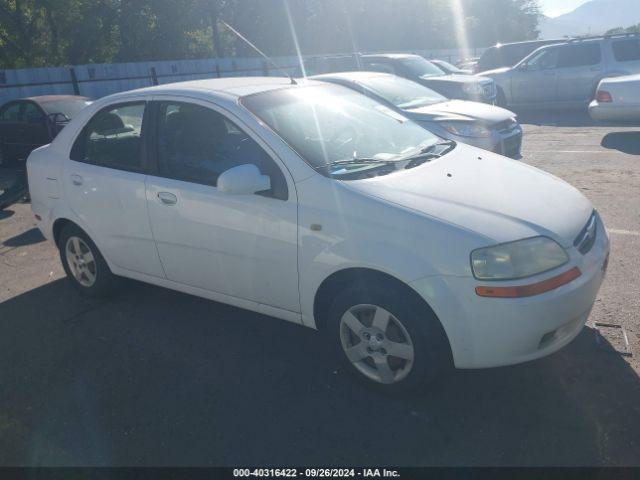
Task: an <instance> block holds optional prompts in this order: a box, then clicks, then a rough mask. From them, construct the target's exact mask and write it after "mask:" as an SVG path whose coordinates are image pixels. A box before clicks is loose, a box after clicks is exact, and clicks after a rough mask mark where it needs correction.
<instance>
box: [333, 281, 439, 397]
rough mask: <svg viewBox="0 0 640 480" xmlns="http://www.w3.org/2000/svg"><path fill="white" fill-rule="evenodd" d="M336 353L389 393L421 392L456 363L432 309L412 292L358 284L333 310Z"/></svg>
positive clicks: (355, 371)
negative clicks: (411, 293)
mask: <svg viewBox="0 0 640 480" xmlns="http://www.w3.org/2000/svg"><path fill="white" fill-rule="evenodd" d="M327 326H328V333H329V337H330V341H331V342H332V344H333V348H334V351H335V353H336V355H338V357H339V358H340V360H341V361H342V363H343V364H345V365H346V368H347V369H348V370H349V371H350V372H351V373H352V374H354V375H355V376H356V377H357V378H358V379H359V380H361V381H364V382H365V383H366V384H367V385H368V386H370V387H373V388H376V389H378V390H381V391H385V392H389V393H398V392H405V391H409V390H416V389H421V388H423V387H425V386H427V385H428V384H430V383H431V382H432V381H434V380H435V379H436V378H437V377H439V376H440V375H441V374H442V373H443V372H445V371H446V370H448V368H449V367H450V365H451V360H450V349H449V344H448V340H447V338H446V335H445V334H444V331H443V330H442V327H441V325H440V323H439V321H438V319H437V318H436V317H435V315H434V314H433V312H431V311H430V309H429V308H428V307H426V305H424V304H422V302H419V301H417V300H416V299H415V298H413V296H412V295H409V294H407V292H404V291H399V290H398V289H394V288H385V287H384V286H382V285H380V286H371V287H366V286H354V287H349V288H347V289H346V290H344V291H343V292H342V293H340V294H339V295H338V296H337V297H336V299H335V301H334V302H333V305H332V306H331V308H330V310H329V318H328V324H327Z"/></svg>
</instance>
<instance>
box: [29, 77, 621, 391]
mask: <svg viewBox="0 0 640 480" xmlns="http://www.w3.org/2000/svg"><path fill="white" fill-rule="evenodd" d="M28 174H29V185H30V187H31V198H32V209H33V212H34V214H35V218H36V220H37V222H38V226H39V228H40V229H41V230H42V232H43V233H44V235H45V236H46V237H47V238H48V239H49V240H51V241H52V242H55V244H56V245H57V246H58V248H59V250H60V256H61V260H62V263H63V266H64V268H65V271H66V272H67V275H68V277H69V279H70V281H71V283H72V284H73V286H74V287H75V288H76V289H77V290H78V291H79V292H80V293H82V294H86V295H106V294H108V293H110V292H112V291H113V289H114V287H115V286H116V284H117V281H118V278H119V277H129V278H133V279H137V280H141V281H144V282H148V283H152V284H155V285H159V286H163V287H167V288H171V289H175V290H179V291H182V292H186V293H190V294H194V295H198V296H202V297H206V298H209V299H212V300H216V301H220V302H224V303H229V304H232V305H236V306H238V307H242V308H247V309H250V310H254V311H256V312H260V313H263V314H267V315H271V316H274V317H278V318H281V319H284V320H289V321H291V322H295V323H299V324H301V325H304V326H307V327H311V328H315V329H318V330H321V331H323V332H325V334H326V336H327V338H328V339H329V344H328V345H329V347H328V350H329V351H330V352H332V353H333V354H335V355H336V358H340V359H341V360H342V361H344V362H345V364H346V365H347V366H348V368H349V369H350V370H351V371H352V372H353V373H354V374H355V375H356V376H358V377H360V378H362V379H363V380H364V381H366V382H369V383H371V384H372V385H377V386H379V387H380V388H382V389H390V390H398V389H400V390H404V389H407V388H413V387H416V386H419V385H422V384H425V383H426V382H428V381H429V380H431V379H433V378H434V377H435V376H437V375H438V374H439V373H441V372H443V371H444V370H446V369H447V368H448V367H449V366H455V367H459V368H480V367H493V366H499V365H508V364H513V363H518V362H523V361H527V360H532V359H535V358H539V357H543V356H545V355H548V354H550V353H552V352H554V351H556V350H558V349H560V348H561V347H563V346H564V345H566V344H567V343H569V342H570V341H571V340H572V339H573V338H574V337H575V336H576V335H578V333H579V332H580V331H581V330H582V328H583V325H584V323H585V321H586V320H587V317H588V316H589V312H590V310H591V307H592V305H593V302H594V300H595V297H596V294H597V292H598V289H599V287H600V284H601V282H602V279H603V276H604V271H605V268H606V265H607V258H608V252H609V241H608V236H607V233H606V231H605V228H604V225H603V223H602V221H601V219H600V217H599V216H598V214H597V213H596V212H595V211H594V209H593V206H592V205H591V203H590V202H589V201H588V200H587V199H586V198H585V197H584V196H582V194H580V192H578V190H576V189H575V188H573V187H572V186H570V185H568V184H567V183H565V182H563V181H562V180H559V179H557V178H555V177H553V176H552V175H549V174H548V173H545V172H542V171H539V170H537V169H535V168H532V167H530V166H527V165H522V164H519V163H518V162H513V161H510V160H508V159H507V158H505V157H502V156H500V155H496V154H493V153H491V152H487V151H484V150H480V149H477V148H474V147H470V146H467V145H463V144H456V143H455V142H452V141H450V140H443V139H442V138H440V137H437V136H436V135H434V134H432V133H430V132H428V131H426V130H424V129H423V128H421V127H420V126H418V125H417V124H415V123H413V122H412V121H410V120H408V119H407V118H405V117H403V116H402V115H401V114H399V113H398V112H396V111H394V110H392V109H390V108H388V107H386V106H385V105H382V104H380V103H377V102H376V101H374V100H373V99H370V98H368V97H366V96H364V95H361V94H359V93H357V92H355V91H353V90H350V89H347V88H344V87H342V86H338V85H333V84H327V83H320V82H314V81H306V82H302V81H301V82H299V83H298V84H295V83H293V82H290V81H289V80H288V79H282V78H258V77H251V78H228V79H215V80H202V81H196V82H185V83H178V84H173V85H163V86H159V87H153V88H148V89H142V90H137V91H131V92H126V93H121V94H117V95H113V96H111V97H107V98H103V99H101V100H98V101H97V102H95V103H94V104H93V105H91V106H90V107H88V108H86V109H85V110H84V111H83V112H81V113H80V114H79V115H78V116H77V117H76V118H75V119H74V120H73V121H72V122H71V123H70V124H69V125H68V126H67V127H66V128H65V129H64V130H63V131H62V133H61V134H60V135H59V136H58V137H57V138H56V139H55V140H54V141H53V143H51V144H50V145H48V146H44V147H42V148H39V149H37V150H35V151H34V152H33V153H32V154H31V156H30V157H29V159H28ZM185 328H188V326H187V325H185ZM214 340H215V339H212V342H213V341H214Z"/></svg>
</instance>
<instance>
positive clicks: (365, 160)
mask: <svg viewBox="0 0 640 480" xmlns="http://www.w3.org/2000/svg"><path fill="white" fill-rule="evenodd" d="M372 163H379V164H383V165H392V164H393V163H394V162H393V161H392V160H381V159H379V158H373V157H354V158H346V159H344V160H334V161H332V162H328V163H324V164H322V165H319V166H318V167H316V169H318V168H327V167H333V166H334V165H367V164H372Z"/></svg>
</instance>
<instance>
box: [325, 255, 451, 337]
mask: <svg viewBox="0 0 640 480" xmlns="http://www.w3.org/2000/svg"><path fill="white" fill-rule="evenodd" d="M352 284H359V285H361V286H363V287H365V288H366V286H367V285H374V284H375V285H384V286H385V287H387V288H389V289H393V290H394V291H397V292H398V293H399V294H401V295H406V300H407V301H408V302H411V303H413V304H414V305H416V306H417V307H420V308H423V309H425V310H426V311H427V312H428V313H429V314H430V315H432V316H433V318H434V319H435V320H436V321H437V323H438V325H439V326H440V329H441V330H442V334H443V335H444V337H445V338H446V339H447V342H448V343H450V342H449V338H448V336H447V334H446V332H445V329H444V327H443V325H442V322H441V321H440V319H439V318H438V316H437V315H436V313H435V312H434V310H433V308H431V306H430V305H429V303H428V302H427V301H426V300H425V299H424V298H423V297H422V296H421V295H420V294H419V293H418V292H417V291H416V290H414V289H413V288H411V286H410V285H408V284H407V283H405V282H403V281H402V280H400V279H398V278H397V277H394V276H393V275H390V274H388V273H385V272H382V271H380V270H375V269H372V268H366V267H353V268H345V269H342V270H338V271H336V272H333V273H332V274H331V275H329V276H328V277H327V278H325V279H324V280H323V281H322V283H321V284H320V286H319V287H318V289H317V290H316V294H315V297H314V301H313V317H314V320H315V323H316V328H317V329H318V330H324V329H325V327H326V322H327V315H328V313H329V309H330V307H331V301H332V299H333V298H334V297H335V296H336V294H337V293H338V292H339V291H340V289H341V288H344V287H345V286H347V285H352Z"/></svg>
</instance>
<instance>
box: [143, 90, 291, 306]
mask: <svg viewBox="0 0 640 480" xmlns="http://www.w3.org/2000/svg"><path fill="white" fill-rule="evenodd" d="M154 112H155V113H154V117H155V119H156V127H155V129H154V131H155V132H156V137H155V141H154V142H153V143H154V145H155V148H154V149H153V150H154V158H155V159H156V173H155V174H153V175H149V177H148V179H147V185H146V195H147V201H148V205H149V207H148V208H149V216H150V219H151V226H152V229H153V235H154V238H155V240H156V244H157V247H158V252H159V253H160V257H161V259H162V265H163V266H164V270H165V272H166V275H167V278H168V279H169V280H172V281H174V282H177V283H181V284H184V285H188V286H192V287H197V288H200V289H204V290H208V291H210V292H216V293H219V294H223V295H227V296H230V297H234V298H236V299H241V300H249V301H252V302H256V303H259V304H262V305H268V306H271V307H276V308H278V309H282V310H287V311H289V312H299V311H300V300H299V295H298V257H297V252H298V239H297V228H298V207H297V197H296V193H295V187H294V184H293V181H292V179H291V178H290V175H289V173H288V171H287V170H286V169H285V168H284V166H283V165H282V164H281V163H280V161H279V160H278V159H277V157H276V156H275V155H274V154H273V153H269V152H268V149H267V148H266V147H267V146H266V145H265V144H263V143H261V141H260V139H259V138H257V137H256V136H255V135H253V134H251V133H249V130H248V129H246V128H245V127H243V126H242V125H241V123H240V122H239V120H238V119H235V118H230V117H229V114H228V113H227V112H225V111H222V110H218V109H216V108H215V106H214V105H212V104H209V103H206V102H198V101H196V100H191V99H183V98H179V97H177V98H173V99H172V98H167V99H166V100H164V99H163V100H162V101H157V102H156V101H154ZM243 164H254V165H256V166H257V167H258V168H259V169H260V171H261V173H262V174H263V175H268V176H269V177H270V180H271V189H270V190H267V191H264V192H258V193H256V194H251V195H233V194H228V193H223V192H220V191H218V189H217V186H216V184H217V179H218V176H219V175H220V174H221V173H223V172H224V171H226V170H228V169H229V168H232V167H235V166H238V165H243Z"/></svg>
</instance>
